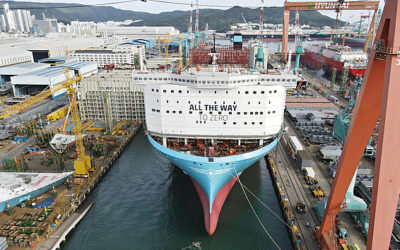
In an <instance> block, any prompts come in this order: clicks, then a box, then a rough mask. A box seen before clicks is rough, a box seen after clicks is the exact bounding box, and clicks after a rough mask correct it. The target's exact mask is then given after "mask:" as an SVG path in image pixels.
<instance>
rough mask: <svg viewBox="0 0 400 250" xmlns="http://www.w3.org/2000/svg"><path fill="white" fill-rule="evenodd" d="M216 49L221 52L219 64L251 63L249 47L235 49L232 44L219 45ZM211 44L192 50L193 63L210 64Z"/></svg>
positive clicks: (245, 64)
mask: <svg viewBox="0 0 400 250" xmlns="http://www.w3.org/2000/svg"><path fill="white" fill-rule="evenodd" d="M216 50H217V51H218V52H219V56H218V59H217V64H219V65H223V64H227V65H240V66H247V65H248V63H249V49H248V48H241V49H235V48H234V47H233V46H232V45H217V47H216ZM210 51H211V47H210V46H206V45H204V44H203V45H199V46H197V47H195V48H193V49H191V50H190V58H191V60H192V64H209V63H210V62H211V56H210V55H209V53H210Z"/></svg>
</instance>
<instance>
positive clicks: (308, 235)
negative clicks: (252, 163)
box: [276, 140, 319, 249]
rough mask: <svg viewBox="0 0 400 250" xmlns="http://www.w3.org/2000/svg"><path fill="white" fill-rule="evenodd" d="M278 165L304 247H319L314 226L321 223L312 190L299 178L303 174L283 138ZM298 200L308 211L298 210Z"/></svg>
mask: <svg viewBox="0 0 400 250" xmlns="http://www.w3.org/2000/svg"><path fill="white" fill-rule="evenodd" d="M276 166H277V173H278V175H279V177H280V178H281V180H282V182H283V187H284V190H285V193H286V195H287V197H288V200H289V203H290V205H291V208H292V211H293V213H294V217H295V219H296V221H297V224H298V226H299V230H300V233H301V237H302V239H303V240H302V249H318V244H317V243H316V241H315V240H314V237H313V227H315V226H317V225H318V224H319V221H318V218H317V216H316V214H315V212H314V209H313V207H314V203H313V201H312V200H311V199H310V192H309V191H308V190H306V189H305V187H304V185H306V184H305V183H303V182H304V181H302V180H301V179H300V178H299V175H301V174H300V173H299V172H298V171H297V170H296V169H297V167H295V165H294V163H293V161H292V160H291V158H290V156H289V154H288V152H287V150H286V148H285V146H284V145H283V142H282V140H281V141H280V142H279V144H278V146H277V155H276ZM303 184H304V185H303ZM297 202H303V203H304V204H305V205H306V209H305V211H306V213H304V214H299V213H297V212H296V204H297ZM307 223H309V225H307Z"/></svg>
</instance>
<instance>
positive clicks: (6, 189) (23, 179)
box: [0, 172, 73, 203]
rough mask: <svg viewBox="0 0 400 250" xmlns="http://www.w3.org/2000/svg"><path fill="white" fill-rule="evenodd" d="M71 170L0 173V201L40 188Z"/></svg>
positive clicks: (63, 176) (66, 175)
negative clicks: (62, 171) (60, 171)
mask: <svg viewBox="0 0 400 250" xmlns="http://www.w3.org/2000/svg"><path fill="white" fill-rule="evenodd" d="M72 174H73V172H64V173H14V172H12V173H5V172H1V173H0V203H2V202H5V201H8V200H10V199H13V198H15V197H19V196H22V195H28V194H30V193H32V192H34V191H36V190H38V189H40V188H43V187H46V186H48V185H51V184H53V183H54V182H57V181H59V180H61V179H64V178H66V177H68V176H70V175H72Z"/></svg>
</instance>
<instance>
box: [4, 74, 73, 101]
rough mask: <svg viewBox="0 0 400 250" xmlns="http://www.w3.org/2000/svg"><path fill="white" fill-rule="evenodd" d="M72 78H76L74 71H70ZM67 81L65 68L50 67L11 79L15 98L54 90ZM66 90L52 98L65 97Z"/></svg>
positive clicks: (56, 93) (58, 92)
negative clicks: (53, 88)
mask: <svg viewBox="0 0 400 250" xmlns="http://www.w3.org/2000/svg"><path fill="white" fill-rule="evenodd" d="M68 73H69V76H70V77H74V75H75V74H74V71H73V70H70V71H69V72H68ZM65 80H66V77H65V71H64V69H63V68H57V67H49V68H46V69H41V70H37V71H34V72H30V73H27V74H23V75H17V76H13V77H11V84H12V88H13V91H14V95H15V96H22V95H36V94H38V93H39V92H41V91H43V90H44V89H45V88H47V87H50V88H52V87H53V86H54V85H56V84H58V83H61V82H63V81H65ZM65 92H66V90H65V89H62V90H60V91H57V92H55V93H54V94H53V95H52V97H53V98H54V99H55V98H57V97H60V96H62V95H64V94H65Z"/></svg>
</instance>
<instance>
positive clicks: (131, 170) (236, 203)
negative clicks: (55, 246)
mask: <svg viewBox="0 0 400 250" xmlns="http://www.w3.org/2000/svg"><path fill="white" fill-rule="evenodd" d="M240 179H241V180H242V183H243V184H244V185H246V186H247V187H248V188H249V189H250V190H251V191H252V192H253V193H254V194H256V195H257V197H259V198H260V199H261V200H262V201H263V202H264V203H266V205H267V206H268V207H269V208H271V209H272V210H273V211H274V212H275V213H276V214H278V215H279V216H280V218H282V219H283V217H282V213H281V209H280V206H279V201H278V199H277V197H276V193H275V191H274V187H273V184H272V180H271V177H270V175H269V172H268V170H267V168H266V164H265V160H264V159H260V160H259V161H258V162H257V163H256V164H254V165H253V166H251V167H249V168H248V169H247V170H246V171H245V172H244V173H243V174H242V175H241V177H240ZM248 196H249V200H250V202H251V203H252V204H253V206H254V208H255V211H256V212H257V214H258V216H259V217H260V219H261V221H262V223H263V224H264V225H265V227H266V229H267V231H268V232H269V234H270V235H271V236H272V238H273V239H274V240H275V242H276V243H277V244H278V245H279V248H281V249H293V246H292V243H291V239H290V236H289V233H288V230H287V226H286V225H284V224H283V222H282V221H280V220H279V219H278V218H277V217H275V216H274V215H273V214H272V213H271V212H269V211H268V210H267V209H266V208H265V207H264V206H263V205H262V204H261V203H259V202H258V201H257V200H256V199H255V198H254V197H252V196H251V195H250V194H248ZM88 199H89V200H93V201H94V205H93V207H92V208H91V210H90V211H89V212H88V213H87V215H86V216H85V217H84V218H83V219H82V221H81V222H80V223H79V224H78V225H77V227H76V228H75V230H73V231H72V232H71V233H70V234H69V235H68V237H67V240H66V242H65V243H63V244H62V249H74V250H75V249H141V250H142V249H277V247H276V246H275V245H274V243H273V242H272V240H271V239H270V238H269V236H268V235H267V234H266V233H265V231H264V230H263V229H262V227H261V225H260V224H259V223H258V221H257V219H256V217H255V215H254V214H253V212H252V210H251V208H250V206H249V204H248V202H247V200H246V198H245V196H244V194H243V191H242V189H241V188H240V185H239V183H236V184H235V186H234V187H233V188H232V190H231V192H230V194H229V195H228V197H227V199H226V201H225V205H224V206H223V208H222V211H221V215H220V219H219V223H218V227H217V229H216V232H215V234H214V235H213V236H209V235H207V233H206V231H205V229H204V221H203V211H202V207H201V204H200V200H199V198H198V196H197V193H196V190H195V189H194V187H193V185H192V183H191V182H190V180H189V178H188V176H187V175H185V174H184V173H183V172H182V171H181V170H180V169H179V168H178V167H176V166H174V165H173V164H172V163H171V162H170V161H169V160H167V159H166V158H164V157H163V156H162V155H161V154H160V153H159V152H157V151H156V150H155V149H153V148H152V146H151V145H150V143H149V142H148V141H147V138H146V137H145V135H144V133H143V131H138V133H137V135H136V136H135V138H134V139H133V140H132V142H131V144H130V145H129V146H128V147H127V148H126V150H125V152H123V153H122V155H121V156H120V158H119V159H118V160H117V161H116V163H115V164H114V166H113V167H112V168H111V169H110V170H109V172H108V173H107V174H106V175H105V176H104V178H103V180H102V181H101V182H99V184H98V186H97V187H96V189H95V190H94V191H93V192H92V193H91V194H90V196H89V197H88Z"/></svg>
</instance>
